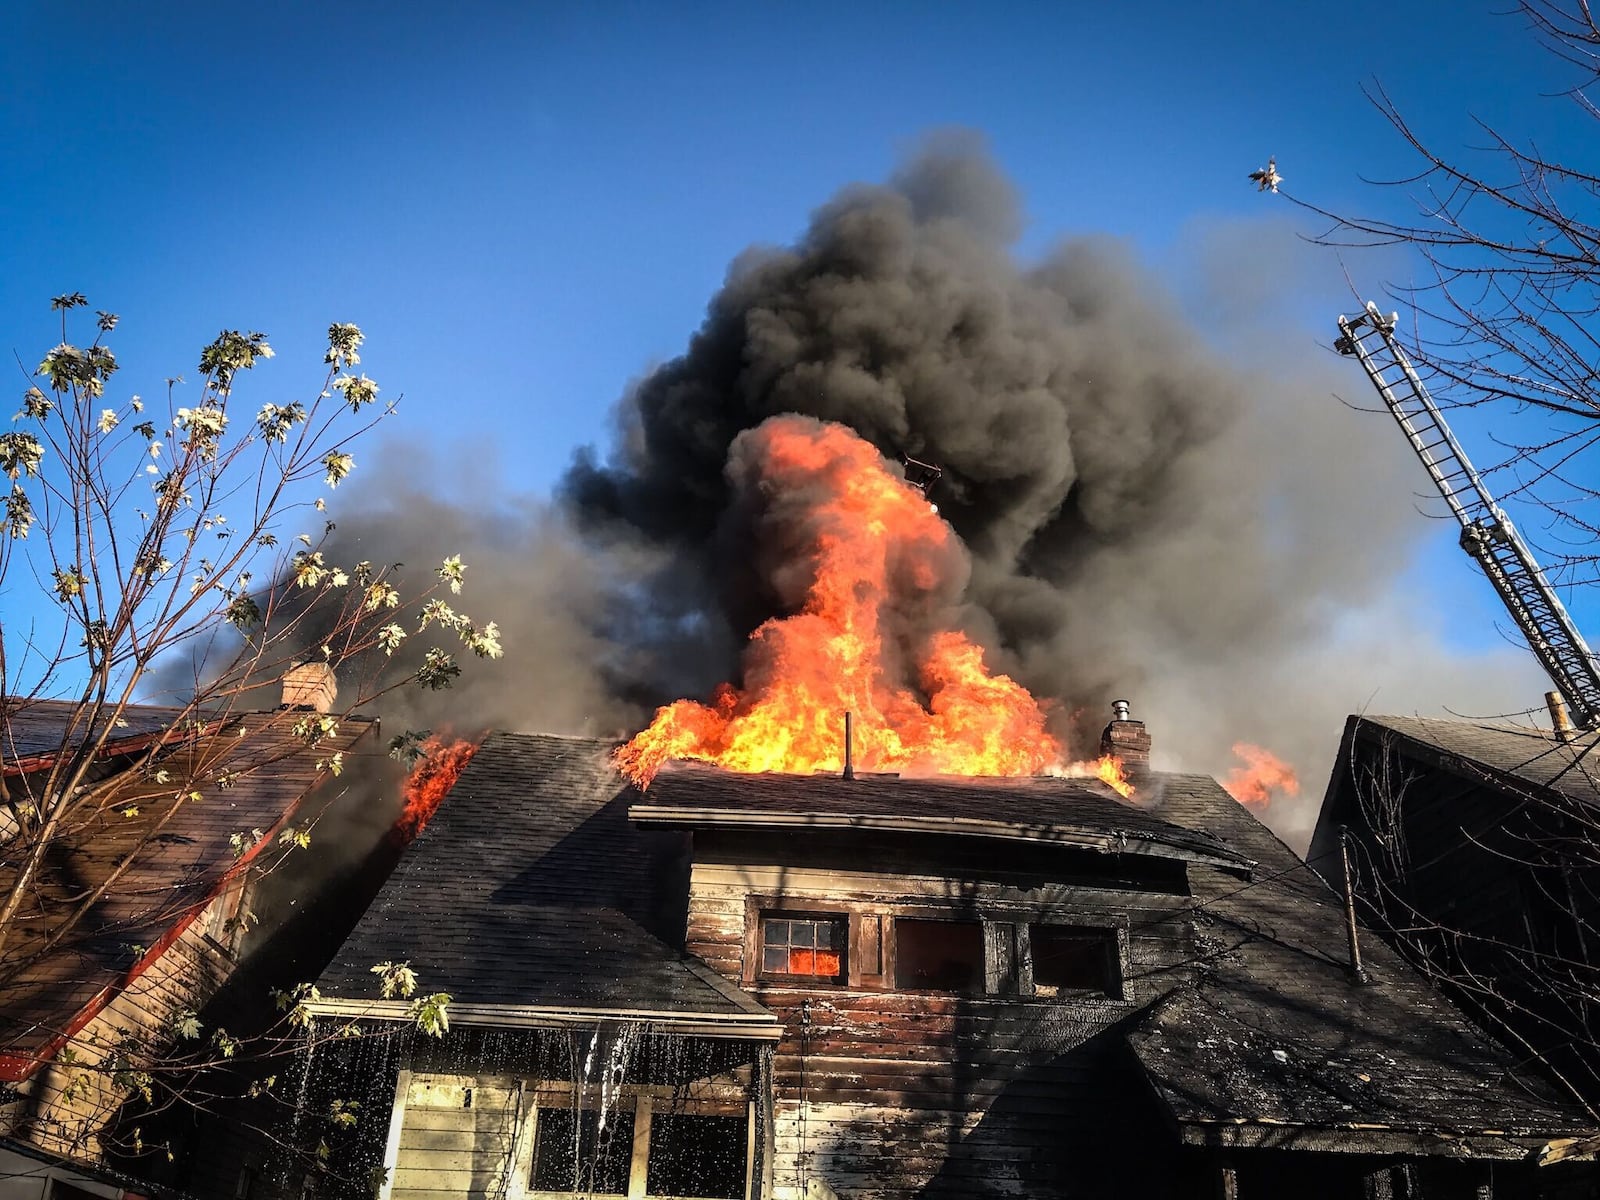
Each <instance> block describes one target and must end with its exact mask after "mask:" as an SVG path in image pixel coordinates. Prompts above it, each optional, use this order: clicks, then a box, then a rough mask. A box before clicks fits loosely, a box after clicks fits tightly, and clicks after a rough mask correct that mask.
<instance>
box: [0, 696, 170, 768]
mask: <svg viewBox="0 0 1600 1200" xmlns="http://www.w3.org/2000/svg"><path fill="white" fill-rule="evenodd" d="M81 711H82V706H80V705H79V704H78V703H76V702H75V701H70V700H33V699H28V698H25V697H17V696H7V697H4V698H3V699H0V770H3V771H4V773H5V774H7V775H18V774H22V773H24V772H27V771H33V770H37V769H39V768H40V767H43V766H45V765H48V763H49V760H50V759H51V758H52V757H54V756H55V755H56V754H59V753H60V752H61V750H62V748H63V747H64V746H66V745H69V744H81V743H82V742H83V741H85V740H86V738H87V737H88V736H89V731H88V730H87V729H73V728H72V722H73V719H74V717H75V716H76V715H77V714H79V713H80V712H81ZM185 711H186V710H185V709H182V708H172V707H167V706H158V705H129V706H128V707H127V708H126V709H124V710H123V713H122V716H121V717H120V718H119V719H118V721H117V725H116V728H115V729H113V730H112V734H111V737H110V738H108V739H107V740H106V745H105V747H104V749H103V750H102V751H101V754H102V756H105V755H114V754H126V753H131V752H132V751H133V750H136V749H139V748H142V747H143V746H147V745H149V743H150V740H151V739H152V738H153V737H155V736H157V735H159V734H163V733H165V732H166V731H167V730H169V729H170V728H171V727H172V723H173V722H174V721H176V720H177V719H178V718H179V717H180V716H181V715H183V713H184V712H185Z"/></svg>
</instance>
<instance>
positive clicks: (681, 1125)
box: [645, 1112, 747, 1200]
mask: <svg viewBox="0 0 1600 1200" xmlns="http://www.w3.org/2000/svg"><path fill="white" fill-rule="evenodd" d="M746 1138H747V1125H746V1122H745V1118H744V1117H706V1116H698V1115H695V1114H691V1113H659V1112H658V1113H656V1114H655V1116H654V1117H653V1118H652V1119H651V1122H650V1163H649V1170H648V1172H647V1177H646V1183H645V1191H646V1192H648V1193H649V1194H650V1195H652V1196H712V1197H717V1198H718V1200H741V1198H742V1197H743V1196H744V1179H745V1151H746V1145H747V1141H746Z"/></svg>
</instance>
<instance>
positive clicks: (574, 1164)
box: [532, 1107, 633, 1196]
mask: <svg viewBox="0 0 1600 1200" xmlns="http://www.w3.org/2000/svg"><path fill="white" fill-rule="evenodd" d="M632 1163H633V1114H632V1113H631V1112H622V1111H619V1110H617V1109H612V1110H610V1111H609V1112H608V1113H607V1114H606V1127H605V1129H603V1130H602V1129H601V1128H600V1114H599V1112H598V1111H596V1110H595V1109H592V1108H585V1109H580V1110H578V1111H576V1112H574V1111H573V1110H572V1109H571V1108H568V1107H551V1108H541V1109H539V1117H538V1127H537V1132H536V1135H535V1137H534V1146H533V1184H532V1189H533V1190H534V1191H536V1192H582V1193H583V1194H585V1195H589V1194H591V1193H593V1194H599V1195H610V1196H623V1195H626V1194H627V1191H628V1173H629V1170H630V1169H631V1166H632Z"/></svg>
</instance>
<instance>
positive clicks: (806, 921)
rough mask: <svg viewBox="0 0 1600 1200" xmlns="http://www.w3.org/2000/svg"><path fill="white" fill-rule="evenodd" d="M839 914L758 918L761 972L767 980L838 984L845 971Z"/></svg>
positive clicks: (843, 933) (842, 925)
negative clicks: (759, 919)
mask: <svg viewBox="0 0 1600 1200" xmlns="http://www.w3.org/2000/svg"><path fill="white" fill-rule="evenodd" d="M846 929H847V922H846V921H845V919H844V917H842V916H832V915H822V916H818V915H808V914H802V913H766V914H763V916H762V918H761V974H762V976H763V977H765V978H767V979H793V980H810V981H818V980H820V981H825V982H829V983H842V982H844V979H845V972H846V963H847V960H846V955H845V936H846Z"/></svg>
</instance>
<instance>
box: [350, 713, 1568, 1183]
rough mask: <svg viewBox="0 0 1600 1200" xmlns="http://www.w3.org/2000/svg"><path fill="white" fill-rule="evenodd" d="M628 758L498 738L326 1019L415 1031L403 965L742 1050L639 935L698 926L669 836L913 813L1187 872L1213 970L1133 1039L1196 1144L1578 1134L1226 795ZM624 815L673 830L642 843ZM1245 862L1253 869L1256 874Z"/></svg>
mask: <svg viewBox="0 0 1600 1200" xmlns="http://www.w3.org/2000/svg"><path fill="white" fill-rule="evenodd" d="M611 749H612V744H611V743H608V742H603V741H595V740H590V739H578V738H559V737H550V736H542V735H527V734H494V735H492V736H491V737H490V738H489V739H488V740H486V741H485V743H484V744H483V747H482V748H481V749H480V750H479V752H478V754H477V756H476V757H475V758H474V759H473V760H472V762H471V764H470V765H469V766H468V767H467V769H466V770H465V771H464V772H463V773H462V775H461V778H460V780H459V781H458V782H457V783H456V785H455V788H454V789H453V790H452V792H451V793H450V795H449V796H448V797H447V798H446V800H445V802H444V804H443V805H442V806H441V807H440V810H439V813H438V815H437V816H435V818H434V819H433V821H432V823H431V824H430V825H429V826H428V828H427V829H426V830H425V831H424V833H423V834H422V836H421V837H420V838H419V839H418V840H417V842H416V843H414V844H413V846H412V847H411V849H410V850H409V851H408V852H407V855H406V857H405V859H404V860H403V861H402V863H401V866H400V868H399V869H398V870H397V871H396V873H395V875H394V876H392V877H391V879H390V881H389V883H388V885H387V886H386V887H385V888H384V890H383V892H382V893H381V894H380V896H379V899H378V902H377V903H376V904H375V905H374V906H373V908H372V909H371V910H370V911H369V912H368V913H367V915H366V917H365V918H364V919H363V920H362V922H361V924H360V925H358V927H357V929H356V931H355V933H354V934H353V935H352V936H351V938H350V939H349V941H348V942H347V943H346V945H345V947H344V949H343V950H341V952H340V954H339V956H338V958H337V959H336V961H335V963H334V965H333V966H331V967H330V968H329V969H328V971H327V972H325V973H324V976H323V978H322V980H321V981H319V983H320V986H321V989H322V991H323V993H324V995H325V997H326V999H325V1000H324V1007H325V1008H326V1009H327V1010H328V1011H330V1012H339V1013H343V1014H347V1015H361V1014H363V1013H365V1014H367V1015H376V1016H393V1017H399V1016H401V1015H403V1012H404V1006H403V1005H400V1004H397V1003H391V1004H390V1006H389V1007H387V1008H385V1007H384V1006H383V1005H382V1002H381V1001H380V1000H379V998H378V987H377V980H376V977H375V976H374V975H373V974H372V972H371V967H372V966H374V965H376V964H377V963H379V962H385V961H391V962H392V961H399V960H410V963H411V966H412V968H413V970H415V972H416V973H417V976H418V979H419V989H420V990H421V991H423V992H433V991H447V992H449V993H451V995H452V996H453V998H454V999H453V1001H452V1004H451V1009H450V1011H451V1018H452V1021H455V1020H457V1019H459V1017H460V1016H461V1015H467V1016H470V1017H471V1018H472V1019H475V1020H479V1021H482V1022H485V1023H491V1024H515V1023H519V1022H520V1023H535V1024H539V1023H557V1022H559V1021H560V1020H561V1019H563V1013H564V1012H568V1011H569V1010H570V1011H573V1012H577V1013H578V1015H579V1016H581V1017H586V1018H590V1019H592V1018H593V1017H595V1016H599V1015H613V1016H622V1015H629V1016H649V1015H651V1014H667V1015H668V1016H670V1015H671V1014H672V1013H674V1012H676V1013H678V1014H680V1015H682V1016H684V1017H685V1019H687V1017H688V1016H689V1015H694V1016H696V1018H697V1019H699V1018H703V1019H704V1020H705V1021H706V1022H707V1027H706V1031H713V1032H714V1031H715V1022H716V1021H717V1020H721V1021H722V1022H723V1023H724V1029H725V1030H726V1029H732V1028H738V1027H739V1026H740V1025H741V1023H742V1024H743V1028H744V1029H745V1030H748V1029H749V1028H750V1027H751V1025H752V1024H753V1023H755V1022H758V1021H760V1020H762V1019H763V1018H762V1016H761V1015H760V1014H759V1013H757V1012H752V1011H751V1006H752V1005H753V1004H754V1002H753V1001H752V1000H751V999H750V998H749V997H747V996H744V995H743V994H742V993H739V992H737V991H736V990H734V989H732V985H731V984H729V983H727V982H725V981H722V980H720V979H718V978H717V977H716V976H713V975H710V974H709V972H707V971H706V970H705V969H704V968H703V967H699V966H698V964H696V963H695V962H694V961H693V960H686V959H684V958H682V957H680V956H678V955H676V954H674V953H673V952H672V951H671V950H669V949H668V948H667V947H666V946H665V945H663V944H662V943H660V942H656V941H654V940H653V939H641V938H640V936H639V935H638V932H637V927H638V926H639V924H640V923H642V922H644V921H645V920H646V919H647V915H648V913H650V912H651V911H655V912H662V911H668V910H672V911H676V912H677V913H678V914H679V915H680V916H681V911H682V903H683V901H682V893H681V892H672V891H670V889H668V890H666V891H664V890H663V889H662V888H661V887H659V886H658V887H655V888H652V887H651V885H650V882H649V881H650V879H651V878H652V877H653V878H655V879H656V880H658V881H659V880H664V879H669V878H677V877H676V876H674V875H673V872H674V871H675V870H677V869H678V867H679V865H680V862H681V860H680V859H678V858H675V856H679V855H682V854H683V852H684V850H685V849H686V847H685V844H684V838H683V835H682V834H677V833H674V832H673V828H674V827H678V826H693V827H701V826H705V825H713V826H719V825H720V826H726V825H727V824H729V823H734V822H738V821H740V820H741V817H743V818H745V819H746V827H748V826H749V825H750V824H755V825H756V826H757V827H771V828H782V827H783V821H784V820H785V819H788V818H791V817H794V818H797V819H798V818H819V819H825V820H833V819H835V818H838V819H840V823H841V826H842V827H860V825H861V823H862V822H866V826H865V827H867V828H878V827H879V826H876V825H873V824H871V822H870V820H869V818H880V817H889V816H894V815H896V813H895V811H894V810H895V808H896V806H898V807H899V808H900V809H902V810H903V811H904V812H906V813H911V814H913V815H915V816H917V817H918V818H920V819H921V820H923V821H924V822H936V823H937V822H944V825H943V828H944V829H945V830H946V831H947V832H964V831H965V830H963V829H962V828H961V823H962V822H965V821H979V820H986V821H997V822H1009V823H1011V824H1012V825H1013V826H1015V828H1016V830H1017V831H1018V832H1017V836H1021V835H1022V834H1023V833H1025V832H1026V831H1028V830H1030V829H1036V828H1043V829H1050V828H1057V827H1059V828H1068V827H1071V828H1074V829H1091V828H1092V829H1094V830H1097V831H1099V832H1101V833H1114V832H1117V831H1121V832H1122V833H1123V834H1125V836H1126V841H1127V844H1130V845H1131V844H1135V843H1138V842H1141V841H1144V842H1149V843H1155V842H1156V841H1157V839H1159V840H1160V844H1163V845H1167V846H1171V847H1180V848H1181V847H1187V848H1189V849H1191V850H1193V851H1194V853H1193V854H1192V855H1191V856H1190V857H1189V858H1188V859H1187V867H1188V877H1189V885H1190V890H1191V893H1192V896H1193V900H1194V904H1195V923H1196V942H1197V949H1198V954H1197V969H1196V971H1195V972H1194V974H1193V977H1192V982H1189V983H1185V984H1183V985H1182V986H1180V987H1178V988H1177V989H1176V990H1173V991H1171V992H1169V993H1168V994H1167V995H1166V996H1165V997H1163V998H1161V999H1159V1000H1158V1002H1157V1003H1156V1004H1154V1005H1152V1007H1151V1008H1150V1009H1149V1010H1148V1011H1147V1013H1146V1014H1145V1016H1144V1018H1143V1020H1142V1021H1140V1022H1139V1023H1138V1024H1137V1025H1136V1026H1135V1027H1134V1028H1133V1029H1132V1030H1131V1031H1130V1032H1129V1033H1128V1035H1127V1037H1128V1043H1129V1046H1130V1047H1131V1049H1132V1052H1133V1054H1134V1056H1135V1058H1136V1061H1137V1062H1138V1064H1139V1065H1140V1067H1141V1069H1142V1071H1143V1073H1144V1075H1145V1077H1146V1078H1147V1080H1148V1081H1149V1083H1150V1086H1151V1087H1152V1089H1153V1090H1154V1091H1155V1093H1156V1095H1157V1096H1158V1097H1159V1098H1160V1099H1161V1100H1162V1102H1163V1103H1164V1104H1165V1105H1166V1107H1167V1109H1168V1110H1169V1112H1170V1113H1171V1115H1172V1118H1173V1121H1174V1123H1175V1124H1176V1125H1177V1126H1178V1127H1179V1129H1180V1131H1182V1133H1183V1136H1184V1137H1185V1138H1186V1139H1188V1140H1190V1141H1194V1142H1202V1143H1209V1144H1221V1145H1234V1144H1237V1145H1293V1144H1300V1145H1306V1146H1308V1147H1314V1148H1324V1149H1342V1150H1354V1149H1361V1150H1367V1151H1370V1152H1372V1153H1390V1152H1413V1151H1415V1150H1416V1149H1417V1148H1418V1146H1419V1145H1421V1146H1423V1147H1426V1148H1428V1149H1429V1151H1430V1152H1432V1153H1444V1154H1460V1155H1474V1156H1495V1155H1499V1156H1511V1155H1519V1154H1522V1153H1525V1152H1526V1150H1527V1149H1528V1147H1529V1144H1530V1143H1536V1142H1538V1141H1540V1140H1541V1139H1543V1140H1548V1139H1551V1138H1555V1137H1559V1136H1563V1135H1566V1134H1572V1133H1576V1132H1579V1131H1582V1130H1583V1129H1584V1128H1585V1123H1584V1120H1583V1118H1582V1117H1581V1115H1578V1114H1575V1113H1573V1112H1572V1111H1569V1110H1568V1109H1567V1108H1565V1107H1563V1105H1562V1104H1561V1103H1559V1102H1557V1101H1555V1100H1553V1099H1550V1098H1548V1097H1546V1096H1545V1095H1544V1094H1542V1093H1541V1091H1540V1088H1539V1085H1538V1084H1537V1083H1536V1082H1533V1081H1524V1080H1520V1079H1517V1078H1515V1077H1514V1076H1513V1075H1512V1073H1511V1069H1510V1068H1509V1066H1508V1065H1507V1064H1508V1060H1507V1059H1506V1058H1505V1056H1503V1055H1502V1054H1501V1053H1500V1052H1499V1051H1498V1050H1497V1048H1496V1047H1495V1046H1493V1045H1492V1044H1491V1043H1490V1042H1489V1041H1488V1040H1487V1039H1486V1038H1485V1036H1484V1035H1483V1034H1482V1033H1480V1032H1479V1031H1478V1030H1476V1029H1475V1028H1474V1027H1473V1026H1471V1025H1470V1024H1469V1023H1468V1022H1467V1020H1466V1019H1465V1018H1464V1017H1463V1016H1462V1015H1461V1014H1460V1013H1459V1012H1458V1011H1457V1010H1456V1009H1455V1008H1454V1007H1453V1006H1452V1005H1450V1004H1449V1003H1448V1002H1447V1001H1446V1000H1445V999H1443V998H1442V997H1441V996H1440V995H1438V994H1437V993H1436V992H1434V991H1433V990H1432V989H1431V988H1430V986H1429V985H1428V984H1427V982H1426V981H1425V980H1423V979H1422V978H1421V977H1420V976H1419V975H1417V974H1416V973H1415V972H1413V971H1412V970H1411V969H1410V968H1409V967H1408V966H1407V965H1406V964H1405V963H1404V961H1403V960H1401V959H1400V958H1399V957H1398V955H1397V954H1395V953H1394V952H1393V951H1392V950H1390V949H1389V948H1388V947H1387V946H1385V945H1384V944H1382V943H1381V942H1379V941H1378V940H1377V939H1376V938H1369V939H1367V941H1368V942H1370V943H1371V944H1370V945H1366V944H1365V943H1364V954H1365V958H1366V963H1367V968H1368V972H1369V977H1370V982H1369V983H1367V984H1366V985H1360V984H1357V983H1356V982H1355V981H1354V979H1353V978H1352V975H1351V972H1350V971H1349V969H1348V967H1347V965H1346V954H1347V950H1346V943H1345V927H1344V923H1343V922H1344V918H1343V908H1342V904H1341V902H1340V900H1339V897H1337V896H1335V895H1334V894H1333V893H1332V892H1331V891H1330V890H1329V888H1328V887H1327V885H1326V884H1325V883H1324V882H1323V881H1322V879H1321V878H1320V877H1318V875H1317V874H1316V873H1315V872H1314V871H1312V869H1311V868H1310V867H1309V866H1308V865H1307V864H1306V863H1305V862H1303V861H1302V860H1301V859H1300V858H1299V857H1298V856H1297V855H1295V854H1294V853H1293V852H1292V851H1291V850H1290V849H1289V848H1288V847H1287V846H1286V845H1284V844H1283V843H1282V842H1281V841H1279V840H1278V839H1277V838H1276V837H1275V836H1274V835H1273V834H1272V833H1271V832H1270V831H1269V830H1268V829H1267V828H1266V827H1265V826H1264V825H1262V824H1261V822H1260V821H1258V820H1257V819H1256V818H1255V817H1254V816H1253V815H1252V814H1251V813H1250V812H1249V811H1248V810H1246V809H1245V808H1244V807H1243V806H1241V805H1240V804H1238V803H1237V802H1236V801H1235V800H1233V798H1232V797H1231V796H1229V795H1228V794H1227V793H1226V792H1225V791H1223V789H1222V788H1221V786H1220V785H1219V784H1217V782H1216V781H1215V780H1213V779H1211V778H1209V777H1206V776H1198V775H1173V774H1166V775H1156V776H1154V777H1152V778H1151V780H1150V781H1149V784H1148V785H1147V786H1146V787H1145V788H1143V789H1141V796H1140V803H1139V804H1137V805H1132V804H1127V803H1123V802H1121V801H1118V800H1114V799H1112V798H1110V797H1109V796H1104V795H1101V794H1100V793H1099V792H1098V791H1097V790H1096V787H1097V785H1092V784H1078V783H1076V782H1075V781H1061V780H1045V781H1016V780H999V779H962V780H954V779H946V780H909V779H893V778H887V777H881V776H880V777H867V778H863V779H857V780H855V781H844V780H841V779H839V778H837V777H834V776H822V775H818V776H806V777H800V776H776V775H766V776H762V775H736V774H732V773H729V772H724V771H719V770H716V769H713V768H708V767H703V766H682V765H679V766H674V767H672V768H669V769H668V770H664V771H663V772H662V773H661V774H660V775H658V776H657V778H656V781H655V783H654V784H653V785H652V786H651V788H650V790H649V791H648V792H646V793H642V794H641V793H639V792H637V791H634V790H632V789H629V788H625V787H623V786H622V784H621V782H620V780H619V779H618V778H617V776H616V774H615V772H614V770H613V768H612V766H611V762H610V751H611ZM630 809H631V812H632V814H633V815H634V816H635V817H637V818H638V819H639V820H640V821H641V822H643V823H644V824H646V825H649V826H653V827H656V828H655V829H640V828H636V827H634V826H630V824H629V823H628V815H629V812H630ZM927 827H928V826H926V825H923V826H919V827H918V831H922V830H924V829H925V828H927ZM978 836H981V837H992V836H994V835H992V834H988V833H979V835H978ZM1202 851H1203V853H1202ZM1245 863H1254V864H1256V869H1255V871H1254V873H1253V874H1252V875H1251V876H1249V877H1248V878H1246V877H1243V876H1242V874H1241V872H1240V870H1239V865H1240V864H1245ZM673 886H677V885H676V884H674V885H673ZM673 905H676V908H675V909H673ZM697 968H698V969H697ZM686 974H691V975H693V976H694V980H693V981H692V982H691V981H690V980H688V979H686V978H685V975H686ZM685 1005H687V1006H693V1007H703V1009H704V1011H703V1012H702V1013H699V1014H688V1012H687V1009H686V1008H685V1007H684V1006H685ZM730 1036H750V1035H749V1034H748V1032H744V1033H738V1034H730ZM1318 1139H1321V1141H1318Z"/></svg>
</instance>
